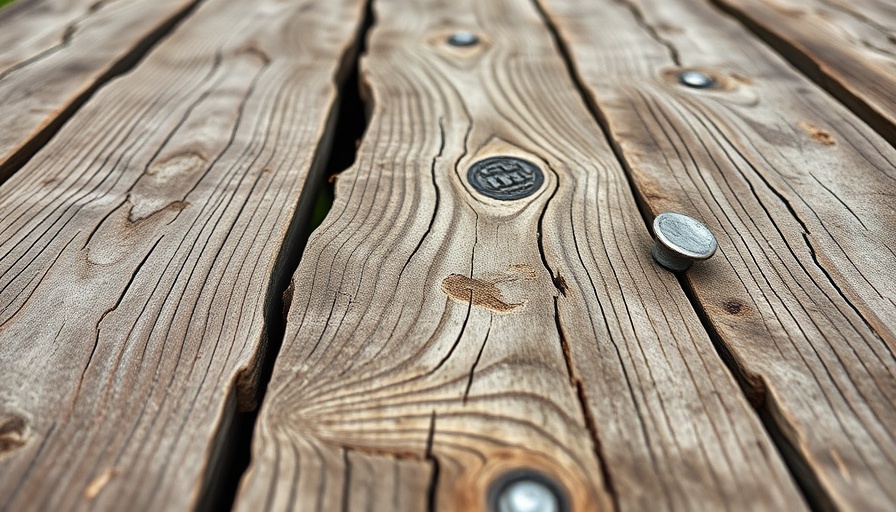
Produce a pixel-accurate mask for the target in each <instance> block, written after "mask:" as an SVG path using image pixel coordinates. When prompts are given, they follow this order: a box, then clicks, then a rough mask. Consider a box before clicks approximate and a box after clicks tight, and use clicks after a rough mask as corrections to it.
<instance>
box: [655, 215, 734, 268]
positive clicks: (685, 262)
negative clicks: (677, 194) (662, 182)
mask: <svg viewBox="0 0 896 512" xmlns="http://www.w3.org/2000/svg"><path fill="white" fill-rule="evenodd" d="M653 234H654V235H655V236H656V242H655V243H654V245H653V249H652V253H653V257H654V259H656V260H657V262H658V263H659V264H660V265H662V266H664V267H666V268H667V269H669V270H673V271H676V272H681V271H684V270H687V269H688V268H689V267H690V266H691V263H693V262H694V261H697V260H705V259H707V258H709V257H711V256H712V255H713V254H715V252H716V249H717V248H718V242H717V241H716V237H714V236H713V234H712V232H710V231H709V228H707V227H706V226H704V225H703V224H702V223H701V222H700V221H698V220H696V219H694V218H691V217H688V216H687V215H683V214H680V213H675V212H665V213H661V214H659V215H657V216H656V218H655V219H654V220H653Z"/></svg>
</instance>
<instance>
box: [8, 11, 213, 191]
mask: <svg viewBox="0 0 896 512" xmlns="http://www.w3.org/2000/svg"><path fill="white" fill-rule="evenodd" d="M202 2H203V0H194V1H193V2H191V3H190V4H188V5H187V6H185V7H184V8H182V9H181V10H180V11H177V12H175V13H174V14H172V15H171V16H170V17H169V18H168V19H166V20H165V21H164V22H163V23H161V24H160V25H159V26H157V27H156V28H155V29H154V30H152V31H151V32H150V33H149V34H147V35H145V36H144V37H143V38H142V39H140V40H139V41H137V43H136V44H135V45H134V47H133V48H132V49H131V50H130V51H129V52H127V53H126V54H125V55H123V56H122V57H121V58H119V59H118V60H117V61H115V62H114V63H113V64H112V65H111V66H110V67H109V69H108V70H107V71H106V72H105V73H103V74H102V75H100V76H99V77H97V78H96V80H94V82H93V83H91V84H89V85H88V86H87V87H86V88H84V90H83V91H82V92H81V93H80V94H78V95H77V96H75V97H74V99H72V101H71V102H70V103H69V104H68V105H66V106H65V107H64V108H63V109H62V110H61V111H60V112H59V113H58V114H57V115H56V116H55V117H54V118H53V119H52V120H50V121H49V122H47V123H46V124H45V125H44V126H43V127H42V128H41V129H40V130H39V131H38V132H37V133H35V134H34V135H33V136H32V137H31V138H30V139H28V140H27V141H26V142H24V143H23V144H22V145H21V147H19V149H17V150H16V151H15V152H14V153H12V154H11V155H10V156H9V158H8V159H7V160H6V161H5V162H2V163H0V185H2V184H3V183H4V182H5V181H6V180H7V179H9V177H10V176H12V175H13V174H15V173H16V172H18V171H19V169H21V168H22V167H24V166H25V165H26V164H27V163H28V161H29V160H31V158H32V157H33V156H34V155H35V154H37V152H38V151H40V150H41V149H42V148H43V147H44V146H45V145H46V144H47V143H48V142H50V140H51V139H52V138H53V136H55V135H56V133H57V132H59V130H60V129H61V128H62V127H63V126H64V125H65V124H66V123H67V122H68V120H69V119H71V118H72V117H74V116H75V114H76V113H77V112H78V110H80V109H81V107H82V106H83V105H84V104H85V103H87V101H89V100H90V98H92V97H93V96H94V95H95V94H96V93H97V92H98V91H99V90H100V89H102V88H103V87H104V86H105V85H106V84H108V83H109V82H111V81H112V80H113V79H114V78H116V77H119V76H121V75H124V74H126V73H128V72H129V71H131V70H132V69H134V68H135V67H136V66H137V65H139V64H140V62H142V61H143V59H145V58H146V56H148V55H149V54H150V53H151V52H152V50H153V49H155V48H156V47H157V46H158V45H159V44H160V43H161V42H162V41H164V40H165V39H166V38H167V37H168V36H169V35H171V34H172V33H173V32H174V30H175V29H176V28H177V27H178V26H179V25H180V23H181V22H182V21H184V20H185V19H186V18H187V17H189V16H190V14H192V13H193V12H194V11H195V10H196V8H197V7H199V5H200V4H201V3H202ZM104 3H106V2H105V1H100V2H97V3H95V4H93V5H91V6H90V9H88V12H87V13H86V14H85V15H84V16H82V17H79V18H77V19H75V20H74V21H72V23H71V24H69V25H68V26H67V27H66V29H65V33H64V35H63V39H62V42H61V43H60V44H59V45H56V46H54V47H53V48H50V49H48V50H45V51H44V52H41V53H40V54H38V55H35V56H34V57H31V58H29V59H28V60H26V61H24V62H22V63H20V64H17V65H16V66H14V67H13V68H10V69H8V70H6V71H5V72H4V73H3V74H0V80H2V79H3V78H4V77H5V76H7V75H9V74H10V73H13V72H15V71H16V70H17V69H21V68H22V67H25V66H27V65H29V64H31V63H33V62H37V61H38V60H40V59H42V58H44V57H46V56H47V55H49V54H51V53H54V52H56V51H58V50H59V49H60V48H64V47H65V46H67V45H68V44H70V43H71V40H72V38H73V37H74V35H75V33H76V32H77V29H76V28H75V27H76V26H77V25H78V24H79V23H81V22H83V21H84V20H85V19H86V18H87V17H88V16H90V15H91V14H93V13H95V12H97V11H99V9H100V8H101V7H102V5H103V4H104Z"/></svg>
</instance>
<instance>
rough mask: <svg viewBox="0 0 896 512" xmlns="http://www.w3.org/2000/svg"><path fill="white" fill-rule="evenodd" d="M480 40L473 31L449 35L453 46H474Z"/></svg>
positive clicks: (449, 40)
mask: <svg viewBox="0 0 896 512" xmlns="http://www.w3.org/2000/svg"><path fill="white" fill-rule="evenodd" d="M478 42H479V37H478V36H476V34H474V33H472V32H455V33H453V34H451V35H450V36H448V44H450V45H451V46H473V45H474V44H476V43H478Z"/></svg>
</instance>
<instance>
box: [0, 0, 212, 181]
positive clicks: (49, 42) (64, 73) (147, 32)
mask: <svg viewBox="0 0 896 512" xmlns="http://www.w3.org/2000/svg"><path fill="white" fill-rule="evenodd" d="M196 2H197V0H152V1H149V2H140V1H132V0H99V1H97V0H20V1H18V2H15V3H14V4H12V5H9V6H6V7H4V8H3V9H2V10H0V112H2V113H3V114H2V115H0V181H2V180H3V179H5V178H6V177H8V176H9V174H11V173H12V172H14V171H15V170H16V169H17V168H18V167H19V166H20V165H21V164H22V163H24V160H26V159H27V158H28V157H29V156H31V155H32V154H33V153H34V152H35V151H36V150H37V149H39V148H40V146H41V145H42V144H44V143H45V142H46V139H47V138H48V137H49V136H50V135H51V134H52V133H53V132H55V131H56V130H57V129H58V127H59V126H60V125H61V124H62V123H63V122H64V121H65V120H66V119H68V117H69V116H70V115H71V114H72V113H73V111H74V110H75V109H77V107H78V106H79V105H80V104H81V103H83V101H84V100H85V99H86V98H87V97H88V96H90V94H92V93H93V91H95V90H96V88H97V87H99V86H100V85H102V83H103V82H105V81H106V80H108V78H109V77H110V76H112V75H114V74H116V73H117V72H119V71H120V70H121V69H122V68H123V67H126V66H127V65H129V64H131V63H132V62H133V61H134V60H135V59H137V58H139V57H140V56H142V54H143V53H144V52H145V51H146V49H147V48H148V47H149V46H151V45H152V44H154V43H155V42H156V41H157V40H158V39H159V38H160V37H162V35H164V34H165V33H166V32H167V31H168V30H169V29H170V28H171V26H172V25H173V24H174V23H176V22H177V21H179V20H180V19H181V18H182V17H183V16H184V15H186V14H187V12H188V11H189V10H190V9H191V8H192V7H193V5H195V4H196Z"/></svg>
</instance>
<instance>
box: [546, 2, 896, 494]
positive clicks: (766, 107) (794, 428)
mask: <svg viewBox="0 0 896 512" xmlns="http://www.w3.org/2000/svg"><path fill="white" fill-rule="evenodd" d="M544 7H545V9H546V12H547V13H548V15H549V17H550V19H551V20H552V22H553V23H554V24H555V25H556V29H557V32H558V34H559V37H560V39H561V40H562V42H563V43H564V45H566V46H567V47H568V50H569V53H570V54H571V58H572V65H573V67H574V69H575V70H576V71H577V73H578V75H579V76H580V77H581V79H582V82H583V83H584V88H585V90H586V94H587V95H588V96H589V98H590V99H591V101H592V102H593V104H594V106H595V108H596V109H597V110H598V111H599V113H600V116H601V117H603V118H604V119H605V124H606V127H607V129H608V131H609V134H610V136H611V138H612V139H613V141H614V143H615V144H616V145H617V147H618V150H619V153H620V154H621V155H622V157H623V158H624V160H625V162H626V163H627V165H628V167H629V168H630V175H631V177H632V180H633V182H634V184H635V187H636V189H637V190H638V192H639V195H640V198H641V200H642V201H643V203H644V205H645V207H646V209H647V211H648V212H649V214H650V215H656V214H658V213H660V212H662V211H667V210H673V211H680V212H683V213H687V214H689V215H692V216H694V217H697V218H699V219H703V220H704V221H705V222H706V223H707V224H708V225H709V227H710V228H711V229H712V230H713V231H714V232H715V233H716V234H717V236H718V238H719V244H720V254H718V255H717V256H716V257H715V258H713V259H712V260H710V261H709V262H707V263H704V264H701V265H699V266H696V267H694V268H693V269H692V270H691V271H689V272H688V274H687V278H686V282H687V283H688V286H689V287H690V288H691V289H692V290H693V292H694V295H695V297H696V302H697V305H698V307H700V308H701V309H702V310H703V313H704V314H705V315H706V317H707V318H708V321H709V323H710V324H711V325H712V327H713V328H714V330H716V331H717V332H718V335H719V337H720V338H721V342H722V344H723V346H724V347H725V349H726V350H727V351H729V352H730V356H731V360H732V363H733V364H734V365H735V367H736V368H737V369H738V372H739V373H741V374H742V376H743V378H744V379H745V381H746V382H745V383H746V385H747V386H748V391H749V392H750V393H751V394H753V395H754V398H755V400H756V401H757V405H759V406H760V407H761V409H762V410H763V411H764V412H765V413H766V414H767V415H768V418H769V424H770V426H771V427H772V428H773V429H774V430H777V431H779V432H780V436H781V437H782V444H783V445H784V447H785V449H786V450H787V451H788V455H789V457H790V461H791V463H792V464H793V466H794V468H795V470H796V471H797V472H798V474H799V476H800V477H801V479H802V480H803V482H804V484H805V486H806V488H808V489H809V490H810V491H811V492H810V495H811V497H812V499H813V500H814V501H816V503H817V504H819V505H821V506H825V507H833V508H839V509H852V510H889V509H892V508H893V507H894V504H896V439H894V435H896V407H894V405H896V379H894V377H896V359H894V356H893V347H894V346H896V303H894V299H896V279H894V276H896V253H894V249H896V246H894V240H896V196H894V191H896V167H894V163H896V151H894V149H893V148H892V147H890V146H889V145H888V144H887V143H886V142H885V141H884V140H883V139H882V138H881V137H879V136H878V135H877V134H876V133H874V131H872V130H871V129H869V128H868V127H867V126H866V125H865V124H864V123H862V122H861V121H860V120H859V119H858V118H857V117H855V116H854V115H853V114H852V113H851V112H849V111H848V110H847V109H845V108H844V107H843V106H841V105H840V104H838V103H837V102H836V101H835V100H833V99H832V98H830V97H829V96H828V95H827V94H825V93H824V92H823V91H822V90H821V89H819V88H818V87H817V86H815V85H814V84H813V83H812V82H811V81H809V80H808V79H806V78H805V77H804V76H802V75H800V74H799V72H797V71H795V70H793V69H792V68H791V67H790V66H788V65H787V63H786V62H785V61H784V60H783V59H781V58H780V57H779V56H778V55H776V54H775V53H774V52H773V51H771V50H770V49H768V48H767V47H766V46H765V45H764V44H763V43H762V42H761V41H758V40H757V39H756V38H755V37H754V36H753V35H752V34H750V33H749V32H748V31H747V30H745V29H744V28H743V27H742V26H740V25H739V24H738V23H736V22H735V21H734V20H731V19H730V18H728V17H727V16H724V15H722V14H720V13H718V11H716V10H715V9H714V8H713V7H711V6H709V5H705V4H701V3H699V2H687V1H683V0H682V1H669V0H637V1H632V2H628V3H619V2H614V1H609V0H605V1H600V2H591V3H588V4H584V3H581V2H575V1H572V0H544ZM684 69H697V70H701V71H703V72H705V73H708V74H709V75H711V76H713V77H715V79H716V80H717V82H718V86H717V87H715V88H711V89H689V88H687V87H684V86H682V85H680V84H679V83H677V78H676V77H677V74H678V73H679V72H680V71H682V70H684Z"/></svg>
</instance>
